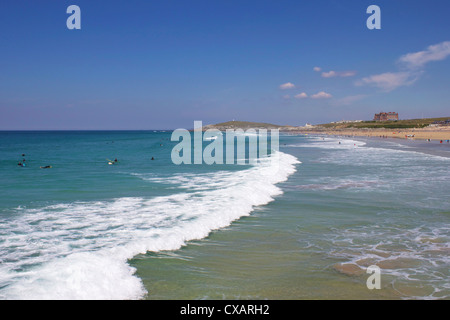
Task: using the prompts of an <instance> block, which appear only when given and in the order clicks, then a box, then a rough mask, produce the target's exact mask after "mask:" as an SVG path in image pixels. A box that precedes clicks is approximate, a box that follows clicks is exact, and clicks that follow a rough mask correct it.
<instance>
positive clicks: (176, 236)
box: [0, 153, 298, 299]
mask: <svg viewBox="0 0 450 320" xmlns="http://www.w3.org/2000/svg"><path fill="white" fill-rule="evenodd" d="M278 156H279V159H278V160H279V163H274V162H271V161H266V162H262V163H260V164H258V165H257V166H255V167H252V168H249V169H246V170H241V171H235V172H225V171H221V172H217V173H208V174H204V175H198V176H196V177H192V175H189V174H188V175H185V176H183V175H177V176H175V177H174V178H175V179H176V180H177V181H178V182H179V183H180V184H187V188H189V189H190V192H181V193H176V194H173V195H170V196H164V197H156V198H151V199H145V198H120V199H116V200H114V201H109V202H108V201H101V202H80V203H72V204H59V205H54V206H48V207H45V208H41V209H19V210H18V211H17V218H16V219H12V220H11V219H10V220H6V219H5V220H4V221H0V222H1V223H0V253H1V255H0V257H1V258H0V262H1V266H2V267H1V268H0V298H1V299H139V298H142V297H143V296H144V295H145V293H146V292H145V289H144V288H143V285H142V282H141V281H140V279H139V278H137V277H136V276H135V275H134V272H135V270H134V269H133V268H131V267H130V266H129V265H128V264H127V260H128V259H130V258H132V257H134V256H135V255H137V254H139V253H145V252H148V251H154V252H156V251H161V250H176V249H178V248H180V247H181V246H183V245H185V244H186V242H187V241H190V240H194V239H202V238H204V237H206V236H208V234H209V233H210V232H211V231H212V230H216V229H220V228H223V227H226V226H228V225H230V223H232V222H233V221H234V220H236V219H239V218H240V217H242V216H245V215H249V214H250V213H251V211H252V210H253V209H254V207H255V206H260V205H265V204H267V203H268V202H270V201H272V200H273V199H274V196H276V195H279V194H281V193H282V191H281V189H279V188H278V187H277V186H276V184H277V183H279V182H282V181H285V180H286V179H287V178H288V176H289V175H291V174H292V173H294V172H295V170H296V169H295V164H296V163H298V161H297V159H296V158H295V157H293V156H291V155H287V154H284V153H279V154H278ZM274 167H276V170H274Z"/></svg>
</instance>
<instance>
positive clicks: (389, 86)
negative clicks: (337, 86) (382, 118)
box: [355, 72, 420, 91]
mask: <svg viewBox="0 0 450 320" xmlns="http://www.w3.org/2000/svg"><path fill="white" fill-rule="evenodd" d="M419 75H420V74H419V73H412V72H386V73H382V74H376V75H373V76H370V77H366V78H363V79H361V80H359V81H357V82H356V83H355V84H356V85H357V86H362V85H371V86H374V87H378V88H381V89H383V90H385V91H392V90H394V89H396V88H398V87H401V86H409V85H411V84H413V83H414V82H416V81H417V79H419Z"/></svg>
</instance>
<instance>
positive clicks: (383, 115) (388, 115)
mask: <svg viewBox="0 0 450 320" xmlns="http://www.w3.org/2000/svg"><path fill="white" fill-rule="evenodd" d="M373 120H374V121H388V120H398V113H397V112H380V113H376V114H375V117H374V118H373Z"/></svg>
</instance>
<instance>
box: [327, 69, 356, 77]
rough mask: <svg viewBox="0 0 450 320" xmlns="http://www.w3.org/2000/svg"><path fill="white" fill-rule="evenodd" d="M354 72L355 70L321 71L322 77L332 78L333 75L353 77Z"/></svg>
mask: <svg viewBox="0 0 450 320" xmlns="http://www.w3.org/2000/svg"><path fill="white" fill-rule="evenodd" d="M355 74H356V71H339V72H338V71H333V70H331V71H328V72H322V77H323V78H334V77H353V76H354V75H355Z"/></svg>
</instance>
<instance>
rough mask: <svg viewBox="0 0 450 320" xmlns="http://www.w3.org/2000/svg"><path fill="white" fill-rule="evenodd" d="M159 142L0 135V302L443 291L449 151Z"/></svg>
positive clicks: (88, 135)
mask: <svg viewBox="0 0 450 320" xmlns="http://www.w3.org/2000/svg"><path fill="white" fill-rule="evenodd" d="M168 139H170V133H167V132H37V133H36V132H23V133H19V132H16V133H0V174H1V175H0V176H1V178H0V179H1V180H0V181H1V184H0V189H1V190H0V191H1V192H2V195H3V197H2V198H1V199H0V222H1V223H0V298H1V299H42V298H44V299H142V298H145V299H320V298H324V299H355V298H356V299H361V298H363V299H377V298H388V299H391V298H392V299H399V298H405V299H414V298H426V299H442V298H443V299H448V298H449V296H450V285H449V281H448V279H449V259H448V257H449V253H450V252H449V250H450V248H449V237H450V233H449V229H450V200H449V198H448V194H447V191H446V190H448V188H449V187H450V182H449V181H450V180H449V175H450V173H449V170H448V168H449V164H450V158H448V157H445V154H443V153H442V154H439V155H436V154H429V153H423V152H420V150H417V149H415V148H412V149H413V150H410V148H407V147H397V146H393V145H392V143H385V142H384V141H375V140H372V141H370V142H367V141H362V140H359V141H357V140H349V139H348V138H347V139H338V138H321V137H310V136H282V137H280V146H281V148H280V151H281V153H280V154H279V155H280V158H279V162H277V163H276V166H275V167H274V166H273V165H274V163H272V162H269V161H262V162H261V163H260V164H258V165H256V166H250V165H244V166H237V165H213V166H208V165H182V166H175V165H173V163H172V162H171V161H170V153H171V150H172V148H173V147H174V145H175V142H171V141H169V140H168ZM339 142H341V144H339ZM433 152H434V151H433ZM436 152H441V151H440V150H437V151H436ZM22 153H25V154H26V156H25V157H26V163H27V167H25V168H20V167H18V166H17V162H18V161H21V160H22V157H21V154H22ZM151 157H154V158H155V160H154V161H152V160H150V159H151ZM114 158H118V160H119V162H118V163H117V165H113V166H111V165H108V163H107V162H108V161H107V159H114ZM45 165H52V169H40V168H39V167H40V166H45ZM373 264H375V265H378V266H380V268H381V282H382V289H380V290H369V289H367V287H366V280H367V278H368V276H369V275H368V274H367V273H366V272H365V271H366V268H367V267H368V266H369V265H373ZM349 266H350V267H349Z"/></svg>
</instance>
